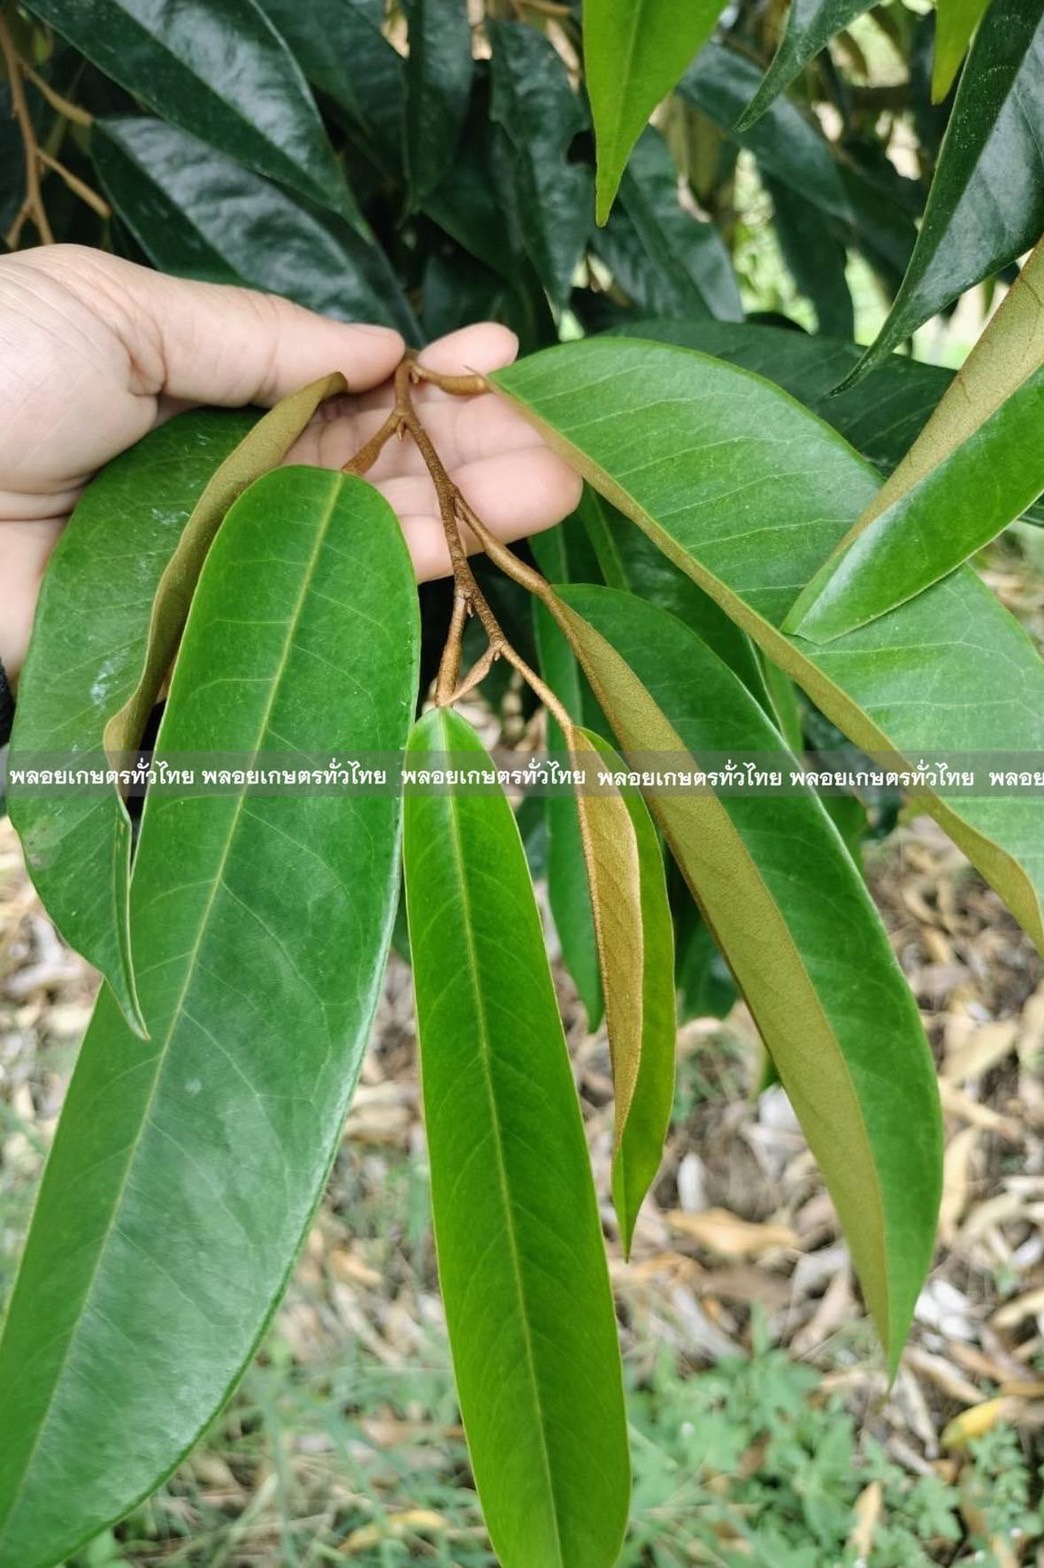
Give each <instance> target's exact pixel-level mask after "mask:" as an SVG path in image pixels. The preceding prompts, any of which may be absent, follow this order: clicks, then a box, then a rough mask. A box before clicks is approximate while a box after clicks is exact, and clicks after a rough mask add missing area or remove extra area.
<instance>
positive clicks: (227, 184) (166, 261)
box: [91, 117, 420, 341]
mask: <svg viewBox="0 0 1044 1568" xmlns="http://www.w3.org/2000/svg"><path fill="white" fill-rule="evenodd" d="M91 156H92V158H93V160H94V163H95V167H96V168H97V170H98V175H99V178H100V179H101V182H102V185H103V186H104V188H105V192H106V194H107V196H108V197H109V199H110V201H111V202H112V204H113V206H114V207H115V209H116V211H117V212H118V213H119V215H120V217H121V218H122V219H123V221H124V223H125V224H126V225H127V227H128V228H129V229H130V231H131V233H132V234H133V235H134V237H135V239H136V240H137V241H138V243H139V244H140V245H141V247H142V249H143V250H144V251H145V252H146V253H147V254H148V255H149V257H150V258H151V259H152V261H154V262H155V264H156V266H157V267H159V268H160V269H161V271H163V272H173V273H180V274H181V275H183V276H187V277H200V278H206V279H209V280H210V281H212V282H217V283H245V284H248V285H249V286H250V287H252V288H258V289H264V290H265V291H266V292H267V293H270V294H282V295H284V296H285V297H286V298H287V299H292V300H296V301H297V303H298V304H299V305H306V306H307V307H308V308H309V309H310V310H317V311H320V312H321V313H322V314H323V315H326V316H334V317H337V318H338V319H339V320H342V321H375V322H382V323H384V325H386V326H389V327H397V328H398V329H399V330H400V331H401V332H403V333H405V334H406V335H407V336H409V337H411V338H412V339H413V340H414V341H416V340H417V339H418V338H419V336H420V332H419V328H418V326H417V322H416V318H415V317H414V315H413V312H412V310H411V309H410V307H409V305H408V304H407V302H406V299H405V296H404V295H403V292H402V289H401V287H400V285H399V283H398V280H397V279H396V277H395V275H394V273H393V272H392V269H391V267H390V266H389V265H388V262H387V259H386V258H385V256H384V253H383V251H382V250H380V249H379V248H378V247H377V246H375V245H368V244H367V243H366V242H365V240H362V239H360V238H359V236H358V235H357V234H356V233H355V231H354V230H353V229H351V228H350V227H349V226H348V225H347V224H345V223H342V222H340V221H339V220H338V219H336V218H333V217H327V216H325V215H323V216H320V215H319V214H318V213H317V212H314V211H310V210H309V209H308V208H307V207H305V206H303V205H302V204H301V203H300V202H299V201H295V200H294V198H293V197H292V196H290V195H288V194H287V193H286V192H285V191H282V190H280V189H279V187H278V186H276V185H273V184H271V182H270V181H268V180H265V179H262V178H261V176H260V175H258V174H254V173H252V172H251V171H250V170H249V169H245V168H244V167H243V165H242V164H241V163H238V162H236V161H235V159H232V158H227V157H225V155H224V154H223V153H219V152H214V150H213V149H212V148H210V147H207V146H205V145H204V144H203V143H202V142H200V141H198V140H197V139H196V137H194V136H190V135H189V134H188V132H187V131H180V130H178V129H177V127H176V126H173V125H168V124H166V123H165V122H164V121H163V120H152V119H137V118H133V117H127V118H121V119H113V120H96V121H95V123H94V127H93V129H92V131H91ZM273 234H277V235H278V236H279V243H278V244H277V245H273V244H272V243H271V238H272V235H273Z"/></svg>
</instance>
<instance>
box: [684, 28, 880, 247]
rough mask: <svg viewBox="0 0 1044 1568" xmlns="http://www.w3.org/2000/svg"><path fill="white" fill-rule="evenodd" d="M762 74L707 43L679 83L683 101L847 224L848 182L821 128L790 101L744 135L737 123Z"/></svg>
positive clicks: (739, 57) (738, 57) (773, 109)
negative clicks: (699, 110)
mask: <svg viewBox="0 0 1044 1568" xmlns="http://www.w3.org/2000/svg"><path fill="white" fill-rule="evenodd" d="M760 81H761V72H760V71H759V70H758V67H757V66H756V65H755V64H754V62H753V61H752V60H748V59H747V57H746V56H745V55H741V54H738V53H737V52H736V51H735V50H734V49H729V48H727V47H726V46H725V45H723V44H714V43H712V44H708V45H707V47H706V48H705V49H704V50H702V51H701V53H700V55H699V58H698V59H697V61H696V63H695V65H694V66H693V67H692V68H691V69H690V70H689V71H687V72H686V73H685V75H684V76H683V77H682V79H681V81H680V82H679V83H678V91H679V92H680V93H681V95H682V97H683V98H687V99H688V100H689V102H690V103H694V104H695V105H696V107H697V109H702V110H703V113H704V114H706V115H708V116H709V118H710V119H712V120H713V121H714V122H715V124H716V125H719V126H720V127H721V129H722V130H723V131H726V132H728V134H729V135H731V136H732V138H733V139H734V140H735V141H737V142H738V143H739V144H740V146H741V147H747V148H749V149H750V151H751V152H752V153H753V154H754V156H755V157H756V158H757V160H758V162H759V164H761V165H762V166H763V167H764V168H765V169H767V170H768V171H769V173H770V174H774V175H775V176H776V178H777V179H778V180H782V182H783V183H784V185H789V186H790V187H791V188H792V189H793V190H795V191H796V192H797V194H798V195H799V196H801V197H803V198H804V199H805V200H806V201H810V202H812V203H813V204H814V205H815V206H817V207H820V208H821V209H822V210H823V211H824V212H828V213H831V214H832V215H833V216H834V217H836V218H841V219H842V220H843V221H845V222H848V221H850V220H851V218H852V209H851V205H850V203H849V199H848V195H847V193H846V190H845V183H844V180H843V179H842V177H841V173H840V170H839V168H838V165H837V163H836V162H835V160H834V156H833V153H832V152H831V150H830V144H829V142H828V141H827V140H826V137H825V136H824V135H823V133H822V132H821V131H820V130H819V128H818V126H816V125H814V124H813V122H812V121H811V120H809V119H806V117H805V116H804V115H803V114H802V113H801V111H800V110H799V109H797V108H796V107H795V106H794V104H792V103H788V102H787V101H786V99H777V101H776V102H775V103H774V104H773V105H772V106H771V108H770V110H769V112H768V113H767V114H766V115H765V116H763V118H762V119H761V120H759V121H758V123H757V125H753V126H750V127H749V128H747V129H746V130H739V129H737V127H736V121H737V119H738V118H739V115H740V112H741V110H742V108H743V106H744V105H745V104H746V103H747V102H748V100H749V99H750V97H751V95H752V93H753V92H754V90H755V88H756V87H757V85H758V83H759V82H760Z"/></svg>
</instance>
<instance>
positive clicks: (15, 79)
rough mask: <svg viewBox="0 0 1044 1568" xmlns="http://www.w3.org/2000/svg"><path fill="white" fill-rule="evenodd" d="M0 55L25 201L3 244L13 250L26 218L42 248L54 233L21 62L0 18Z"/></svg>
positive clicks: (47, 243)
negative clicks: (20, 157) (18, 140)
mask: <svg viewBox="0 0 1044 1568" xmlns="http://www.w3.org/2000/svg"><path fill="white" fill-rule="evenodd" d="M0 54H2V55H3V57H4V65H5V66H6V68H7V79H8V81H9V83H10V85H11V110H12V113H13V114H14V117H15V119H16V120H17V121H18V129H19V131H20V132H21V134H22V149H23V151H24V154H25V202H24V203H23V207H22V211H21V212H20V213H19V214H18V217H17V218H16V219H15V221H14V223H13V224H12V225H11V228H10V230H9V231H8V234H7V244H8V246H9V247H10V249H11V250H13V249H14V247H15V245H16V244H17V243H18V240H19V237H20V236H21V232H22V229H23V227H24V225H25V220H26V218H31V219H32V222H33V225H34V227H35V229H36V232H37V234H38V236H39V238H40V240H41V242H42V243H43V244H44V245H53V244H54V234H53V232H52V230H51V225H50V223H49V222H48V219H47V211H46V208H45V207H44V204H43V196H42V195H41V192H40V151H39V147H38V145H37V141H36V132H35V130H34V129H33V117H32V115H31V114H30V112H29V103H28V100H27V99H26V96H25V82H24V81H23V78H22V62H21V60H20V59H19V57H18V51H17V49H16V48H15V46H14V39H13V38H12V37H11V34H10V32H9V31H8V27H7V23H6V22H5V21H4V19H3V17H2V16H0Z"/></svg>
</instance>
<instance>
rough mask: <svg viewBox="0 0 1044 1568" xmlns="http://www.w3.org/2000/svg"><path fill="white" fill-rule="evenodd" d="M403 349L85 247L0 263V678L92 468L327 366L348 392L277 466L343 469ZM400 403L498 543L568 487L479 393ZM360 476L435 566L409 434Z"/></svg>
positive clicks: (464, 359) (422, 474)
mask: <svg viewBox="0 0 1044 1568" xmlns="http://www.w3.org/2000/svg"><path fill="white" fill-rule="evenodd" d="M517 347H518V345H517V341H516V339H515V337H514V334H513V333H511V332H509V331H508V330H507V328H505V327H501V326H497V325H495V324H494V323H484V324H481V325H478V326H474V327H467V328H465V329H464V330H463V331H461V332H455V333H453V334H451V335H450V336H449V337H446V338H443V339H441V340H440V342H438V343H435V344H432V345H431V346H430V347H429V348H428V349H426V350H425V351H424V353H423V354H422V355H421V360H422V362H423V363H424V364H425V365H428V366H429V367H430V368H432V369H433V370H438V371H441V372H443V373H445V374H450V375H453V374H461V373H465V372H468V371H480V372H487V371H492V370H496V369H498V368H500V367H501V366H503V365H507V364H510V363H511V361H512V360H513V359H514V357H515V354H516V352H517ZM402 353H403V341H402V339H401V337H400V336H399V334H398V333H397V332H392V331H389V330H388V329H387V328H385V327H374V326H362V325H347V324H345V323H343V322H337V321H330V320H328V319H326V318H325V317H322V316H317V315H314V314H313V313H312V312H311V311H307V310H303V309H302V308H301V307H300V306H297V305H292V304H290V303H288V302H287V301H286V300H283V299H279V298H276V297H275V296H272V295H265V294H256V293H253V292H252V291H250V290H246V289H236V288H229V287H225V286H222V285H219V284H208V283H192V282H187V281H185V280H182V279H177V278H170V277H166V276H164V275H163V274H161V273H156V272H151V271H149V270H148V269H147V268H145V267H138V266H135V265H134V264H133V263H132V262H128V261H121V260H119V259H118V258H116V257H113V256H107V255H105V254H103V253H102V252H99V251H92V250H88V249H86V248H85V247H82V246H75V245H55V246H49V247H46V248H42V249H39V250H31V251H21V252H18V253H17V254H15V255H13V256H8V257H4V258H3V259H2V260H0V583H2V585H3V593H2V598H0V661H2V663H3V665H4V667H5V669H6V670H7V672H8V677H9V679H10V680H11V681H12V683H14V681H15V680H16V679H17V675H18V672H19V670H20V669H21V666H22V662H23V660H24V657H25V651H26V647H27V646H28V641H29V632H30V629H31V626H32V618H33V612H34V609H35V606H36V598H37V594H38V591H39V586H40V580H41V578H42V576H43V572H44V568H45V566H46V564H47V559H48V557H49V555H50V553H51V550H52V549H53V548H54V544H55V541H56V540H57V538H58V535H59V533H60V532H61V529H62V527H63V525H64V523H65V521H66V519H67V518H68V516H69V513H70V512H71V511H72V509H73V507H74V506H75V504H76V501H77V498H78V497H79V494H80V492H81V490H82V489H83V487H84V486H85V485H86V484H87V482H88V481H89V480H90V478H91V476H92V475H93V474H94V473H95V471H96V470H97V469H99V468H101V467H102V466H103V464H105V463H107V462H109V460H110V459H111V458H113V457H116V456H117V455H118V454H119V453H120V452H122V451H124V450H125V449H126V448H127V447H129V446H132V445H133V444H134V442H135V441H138V440H140V439H141V437H142V436H144V435H146V434H147V433H148V431H149V430H151V429H152V428H153V427H154V426H155V425H157V424H158V423H160V422H161V421H162V420H164V419H167V418H169V417H170V416H171V415H172V414H174V413H178V412H181V410H183V409H185V408H189V407H192V406H193V405H195V404H199V403H212V404H221V405H226V406H229V407H236V406H241V405H243V404H247V403H258V404H261V405H266V406H267V405H271V404H272V403H275V402H278V400H279V399H280V398H281V397H284V396H285V395H286V394H287V393H288V392H292V391H294V390H295V389H296V388H297V387H299V386H303V385H304V384H305V383H307V382H309V381H313V380H315V379H316V378H317V377H319V376H322V375H325V374H327V373H328V372H330V371H332V370H341V371H342V372H343V373H344V374H345V376H346V378H347V380H348V383H349V386H350V387H351V388H352V395H350V396H348V397H344V398H337V399H334V400H332V401H331V403H329V404H327V405H324V407H323V408H322V409H321V410H320V412H319V414H318V415H317V417H316V419H315V420H314V421H313V423H312V425H311V426H310V427H309V428H308V430H306V431H305V433H304V435H303V436H302V437H301V439H300V441H299V442H298V443H297V445H296V446H295V447H294V449H293V451H292V452H291V454H290V456H289V458H288V461H289V462H302V463H315V464H318V465H320V466H322V467H327V468H340V467H341V465H342V464H343V463H345V462H346V461H347V460H348V458H349V457H351V456H352V454H353V453H354V452H355V451H356V450H357V449H358V447H359V446H361V445H362V443H363V441H365V440H366V438H367V437H368V436H369V435H371V434H372V433H373V431H374V430H376V429H377V428H378V427H379V426H380V424H381V423H382V422H383V420H384V417H385V415H386V414H387V412H388V410H389V409H390V407H391V405H392V390H391V384H390V380H389V378H390V376H391V374H392V372H393V371H394V369H395V366H396V365H397V364H398V362H399V360H400V359H401V357H402ZM415 401H416V404H417V407H418V409H419V410H420V411H421V412H422V414H423V417H424V419H425V422H426V423H427V424H428V425H429V428H430V429H431V432H432V435H433V436H434V438H435V441H436V444H437V445H438V447H439V450H440V453H441V454H442V456H443V460H444V461H445V463H446V466H447V468H448V469H449V471H450V474H451V476H452V478H453V479H454V480H455V482H456V483H457V484H458V485H459V487H460V489H461V491H462V493H463V495H464V497H465V499H466V500H467V501H468V502H469V503H470V504H471V505H472V506H473V507H474V509H475V510H476V511H477V512H478V513H479V514H480V516H481V517H482V518H483V519H484V521H485V522H486V523H487V525H488V526H489V527H490V528H492V529H493V530H494V531H495V532H496V533H497V534H499V535H500V537H501V538H503V539H505V540H511V539H518V538H522V537H523V536H524V535H526V534H530V533H535V532H537V531H539V530H540V529H543V528H549V527H551V526H552V524H554V523H556V522H558V521H559V520H560V519H561V518H562V517H564V516H565V515H566V514H567V513H568V512H569V511H570V510H571V509H572V508H573V507H574V506H575V505H576V502H577V500H578V498H579V492H580V481H579V479H578V478H577V477H576V475H575V474H574V473H573V471H572V470H571V469H570V468H569V467H568V466H567V465H566V464H565V463H564V462H563V461H562V460H561V459H560V458H558V457H556V456H554V455H553V454H552V453H551V452H550V451H549V450H548V449H547V447H546V446H545V445H544V444H543V442H542V441H541V440H540V437H539V436H538V435H537V434H536V433H535V431H533V430H532V429H531V428H530V427H529V426H528V425H527V424H526V423H525V422H524V421H523V420H522V419H520V418H519V417H518V415H516V414H514V413H513V412H512V411H511V410H510V409H508V408H506V407H505V406H504V405H503V404H501V403H500V402H499V400H498V399H496V398H495V397H493V396H492V395H491V394H483V395H481V396H479V397H475V398H468V399H461V398H454V397H449V396H447V395H446V394H445V393H442V392H440V391H439V390H438V389H437V388H435V387H432V386H429V385H422V386H420V387H418V388H417V389H416V393H415ZM367 477H368V478H369V479H370V480H371V482H372V483H374V484H375V485H376V486H377V488H378V489H379V490H380V491H381V492H382V493H383V494H384V495H385V497H386V498H387V500H388V501H389V502H390V503H391V505H392V506H393V507H394V508H395V510H396V512H397V513H398V515H399V518H400V520H401V522H402V527H403V533H404V535H405V538H406V542H407V544H408V546H409V549H410V553H411V555H412V557H413V562H414V567H415V569H416V572H417V576H418V579H419V580H420V581H422V582H423V581H425V580H427V579H429V578H432V577H440V576H445V575H447V574H448V573H449V569H450V564H449V557H448V554H447V551H446V546H445V541H444V538H443V533H442V526H441V523H440V522H439V519H438V510H437V505H436V498H435V491H434V487H433V485H432V483H431V480H430V478H429V477H428V474H427V472H426V470H425V469H424V466H423V462H422V461H421V459H420V456H419V453H417V451H416V450H415V448H414V446H413V443H412V442H409V441H404V442H399V441H395V442H391V443H389V445H388V446H387V447H386V448H385V450H384V452H383V453H382V454H381V457H380V459H379V460H378V462H377V463H376V464H375V465H374V467H373V469H372V470H371V472H370V473H369V474H368V475H367Z"/></svg>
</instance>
